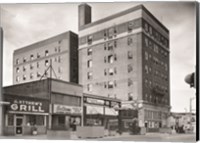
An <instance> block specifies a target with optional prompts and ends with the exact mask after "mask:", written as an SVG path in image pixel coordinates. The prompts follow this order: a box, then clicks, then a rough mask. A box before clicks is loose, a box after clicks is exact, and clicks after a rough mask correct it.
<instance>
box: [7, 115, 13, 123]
mask: <svg viewBox="0 0 200 143" xmlns="http://www.w3.org/2000/svg"><path fill="white" fill-rule="evenodd" d="M13 125H14V114H8V126H13Z"/></svg>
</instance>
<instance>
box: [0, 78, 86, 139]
mask: <svg viewBox="0 0 200 143" xmlns="http://www.w3.org/2000/svg"><path fill="white" fill-rule="evenodd" d="M3 95H4V101H6V102H9V103H10V104H9V105H7V106H5V110H4V114H5V127H4V134H5V135H20V134H21V135H31V134H32V133H33V131H34V130H36V131H37V133H38V134H46V133H47V130H71V129H72V128H73V126H72V125H80V124H81V113H82V110H81V98H82V86H81V85H78V84H75V83H70V82H66V81H61V80H57V79H49V78H48V79H44V80H39V81H34V82H29V83H23V84H18V85H13V86H8V87H4V89H3Z"/></svg>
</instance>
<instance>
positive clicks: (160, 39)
mask: <svg viewBox="0 0 200 143" xmlns="http://www.w3.org/2000/svg"><path fill="white" fill-rule="evenodd" d="M144 30H145V32H146V33H147V34H148V35H149V36H151V37H152V38H153V39H154V40H156V41H157V42H158V43H160V44H161V45H163V46H165V47H168V45H169V43H168V40H167V39H166V38H165V37H164V36H162V35H161V34H160V33H159V32H158V31H157V30H156V29H154V28H153V27H152V26H151V25H150V24H148V23H147V22H145V23H144Z"/></svg>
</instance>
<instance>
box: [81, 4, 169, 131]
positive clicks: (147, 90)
mask: <svg viewBox="0 0 200 143" xmlns="http://www.w3.org/2000/svg"><path fill="white" fill-rule="evenodd" d="M79 83H80V84H82V85H83V92H84V93H88V94H94V95H101V96H108V97H115V98H119V99H121V100H124V101H127V102H129V103H133V101H138V103H140V105H142V106H140V107H142V108H141V109H140V113H139V124H140V126H146V127H148V128H149V130H151V129H152V130H156V129H158V128H159V127H161V126H165V125H166V120H165V119H166V116H167V114H168V113H169V110H170V86H169V83H170V79H169V30H168V29H167V28H166V27H165V26H164V25H163V24H162V23H161V22H159V21H158V20H157V19H156V18H155V17H154V16H153V15H152V14H151V13H150V12H149V11H148V10H147V9H146V8H145V7H144V6H143V5H138V6H136V7H133V8H130V9H127V10H125V11H122V12H120V13H117V14H114V15H111V16H109V17H106V18H103V19H100V20H98V21H95V22H92V21H91V7H90V6H89V5H87V4H81V5H80V6H79Z"/></svg>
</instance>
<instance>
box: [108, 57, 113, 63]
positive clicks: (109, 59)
mask: <svg viewBox="0 0 200 143" xmlns="http://www.w3.org/2000/svg"><path fill="white" fill-rule="evenodd" d="M113 62H114V56H113V55H109V56H108V63H111V64H112V63H113Z"/></svg>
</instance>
